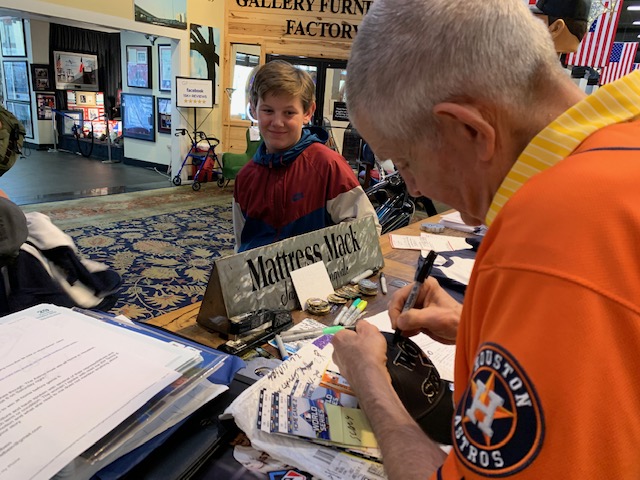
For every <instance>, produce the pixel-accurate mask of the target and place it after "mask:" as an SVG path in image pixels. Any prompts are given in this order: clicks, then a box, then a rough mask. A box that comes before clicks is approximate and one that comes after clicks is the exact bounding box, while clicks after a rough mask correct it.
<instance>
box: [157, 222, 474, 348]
mask: <svg viewBox="0 0 640 480" xmlns="http://www.w3.org/2000/svg"><path fill="white" fill-rule="evenodd" d="M447 213H448V212H447ZM439 219H440V215H435V216H433V217H429V218H428V219H423V220H420V221H418V222H414V223H412V224H410V225H408V226H406V227H404V228H400V229H398V230H394V231H393V232H391V233H392V234H394V235H420V233H421V230H420V225H421V224H422V223H425V222H437V221H438V220H439ZM444 235H451V236H458V237H466V236H468V235H467V234H465V233H462V232H459V231H457V230H452V229H449V228H446V229H445V232H444ZM380 249H381V250H382V255H383V257H384V269H383V271H384V274H385V276H386V277H387V285H388V286H389V287H388V294H387V295H383V294H382V293H380V292H378V294H377V295H376V296H375V297H367V298H366V299H367V301H368V305H367V314H368V316H370V315H375V314H376V313H380V312H382V311H384V310H386V309H387V303H388V301H389V299H390V298H391V295H392V294H393V293H394V292H395V291H396V290H397V288H395V287H393V286H391V285H389V282H391V281H392V280H393V279H398V280H403V281H405V282H412V281H413V277H414V275H415V272H416V266H417V261H418V257H419V256H420V251H418V250H399V249H394V248H392V247H391V244H390V241H389V234H385V235H382V236H381V237H380ZM373 279H374V280H377V276H376V277H373ZM200 303H201V302H197V303H194V304H192V305H189V306H187V307H183V308H180V309H178V310H175V311H173V312H169V313H166V314H164V315H160V316H158V317H155V318H152V319H150V320H148V321H146V322H145V323H147V324H150V325H154V326H157V327H161V328H163V329H165V330H168V331H171V332H174V333H177V334H179V335H181V336H183V337H186V338H189V339H190V340H193V341H195V342H198V343H201V344H203V345H207V346H210V347H214V348H217V347H218V346H220V345H221V344H222V343H224V342H225V341H226V340H225V339H223V338H221V337H220V335H218V334H217V333H212V332H209V331H207V330H205V329H204V328H202V327H201V326H200V325H198V324H197V323H196V317H197V316H198V311H199V310H200ZM291 313H292V316H293V321H294V323H298V322H301V321H302V320H304V319H305V318H313V319H315V320H318V321H319V322H322V323H325V324H330V323H331V322H332V321H333V318H334V315H327V316H315V315H310V314H309V313H307V312H305V311H301V310H295V311H293V312H291Z"/></svg>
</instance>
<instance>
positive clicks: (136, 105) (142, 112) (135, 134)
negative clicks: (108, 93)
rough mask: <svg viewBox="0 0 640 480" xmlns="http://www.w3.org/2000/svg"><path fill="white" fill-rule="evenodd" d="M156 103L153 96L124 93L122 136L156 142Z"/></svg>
mask: <svg viewBox="0 0 640 480" xmlns="http://www.w3.org/2000/svg"><path fill="white" fill-rule="evenodd" d="M155 121H156V102H155V97H154V96H153V95H143V94H137V93H125V92H122V136H123V137H129V138H137V139H138V140H146V141H149V142H155V141H156V129H155Z"/></svg>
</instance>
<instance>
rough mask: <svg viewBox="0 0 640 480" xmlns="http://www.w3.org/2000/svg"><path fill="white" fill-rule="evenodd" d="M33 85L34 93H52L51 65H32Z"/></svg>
mask: <svg viewBox="0 0 640 480" xmlns="http://www.w3.org/2000/svg"><path fill="white" fill-rule="evenodd" d="M31 83H32V85H33V91H34V92H50V91H52V90H53V88H52V86H51V74H50V71H49V65H40V64H35V63H33V64H31Z"/></svg>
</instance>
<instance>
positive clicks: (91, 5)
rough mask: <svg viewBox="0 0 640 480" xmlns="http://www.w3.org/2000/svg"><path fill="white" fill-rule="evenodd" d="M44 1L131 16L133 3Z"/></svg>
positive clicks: (114, 0) (115, 0)
mask: <svg viewBox="0 0 640 480" xmlns="http://www.w3.org/2000/svg"><path fill="white" fill-rule="evenodd" d="M44 3H51V4H53V5H63V6H67V7H74V8H78V9H81V10H90V11H92V12H95V13H104V14H107V15H112V16H116V17H122V18H133V3H132V1H131V0H109V1H108V2H95V1H94V2H87V1H86V0H56V1H50V0H44ZM78 20H80V19H78Z"/></svg>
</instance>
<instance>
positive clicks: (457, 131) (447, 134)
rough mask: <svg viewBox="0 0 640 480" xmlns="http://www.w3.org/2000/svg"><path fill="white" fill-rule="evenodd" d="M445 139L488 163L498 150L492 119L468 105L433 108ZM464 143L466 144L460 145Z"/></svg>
mask: <svg viewBox="0 0 640 480" xmlns="http://www.w3.org/2000/svg"><path fill="white" fill-rule="evenodd" d="M433 113H434V115H435V116H436V118H437V119H438V123H439V128H440V130H441V132H440V133H441V135H442V137H443V138H445V139H446V138H449V139H450V140H451V141H452V142H456V144H457V145H459V146H460V147H462V148H464V149H470V150H471V151H472V152H473V153H475V157H476V159H478V160H480V161H482V162H486V161H489V160H491V158H493V155H494V153H495V150H496V130H495V127H494V125H493V124H492V122H491V121H490V119H488V118H486V116H485V115H483V114H482V111H480V110H479V109H478V108H477V107H475V106H473V105H470V104H467V103H453V102H442V103H439V104H437V105H436V106H435V107H433ZM460 142H464V143H462V144H461V143H460Z"/></svg>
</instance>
